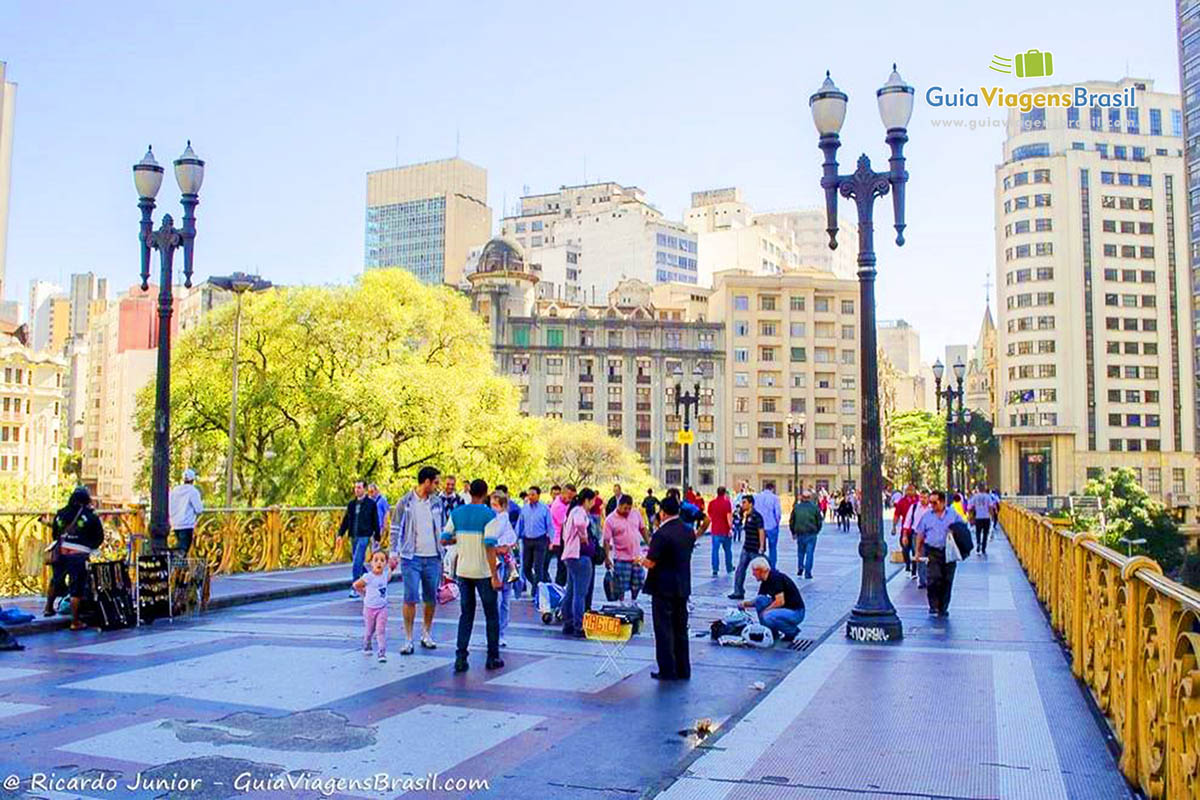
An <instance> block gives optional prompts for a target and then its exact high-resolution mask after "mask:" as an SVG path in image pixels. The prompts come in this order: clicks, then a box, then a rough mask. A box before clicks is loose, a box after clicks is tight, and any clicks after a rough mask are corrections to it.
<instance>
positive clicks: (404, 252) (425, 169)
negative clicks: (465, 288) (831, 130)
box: [366, 158, 492, 285]
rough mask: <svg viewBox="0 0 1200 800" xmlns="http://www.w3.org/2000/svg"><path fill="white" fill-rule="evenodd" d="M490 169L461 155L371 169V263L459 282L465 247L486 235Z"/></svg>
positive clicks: (436, 281)
mask: <svg viewBox="0 0 1200 800" xmlns="http://www.w3.org/2000/svg"><path fill="white" fill-rule="evenodd" d="M491 229H492V210H491V209H490V208H488V205H487V170H485V169H484V168H483V167H477V166H475V165H474V164H472V163H470V162H469V161H464V160H463V159H461V158H448V159H445V160H442V161H427V162H425V163H423V164H410V165H408V166H403V167H395V168H392V169H381V170H376V171H374V172H368V173H367V240H366V244H367V247H366V250H367V252H366V266H367V269H372V268H378V267H401V268H403V269H406V270H408V271H409V272H411V273H413V274H414V275H416V276H417V277H418V278H420V279H421V282H422V283H428V284H439V283H448V284H451V285H458V284H459V283H460V282H461V281H462V278H463V265H464V264H465V263H466V261H467V252H468V251H469V250H470V249H471V248H472V247H478V246H479V245H482V244H483V243H485V242H486V241H487V240H488V237H489V236H490V235H491Z"/></svg>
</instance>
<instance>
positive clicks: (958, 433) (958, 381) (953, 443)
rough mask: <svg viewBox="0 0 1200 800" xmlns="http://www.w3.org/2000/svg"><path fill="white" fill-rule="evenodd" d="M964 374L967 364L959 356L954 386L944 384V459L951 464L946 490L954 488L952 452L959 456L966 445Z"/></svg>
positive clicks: (955, 366) (959, 482) (955, 365)
mask: <svg viewBox="0 0 1200 800" xmlns="http://www.w3.org/2000/svg"><path fill="white" fill-rule="evenodd" d="M966 374H967V365H966V364H964V363H963V362H962V359H961V358H960V359H958V360H957V361H955V362H954V383H955V386H954V388H951V387H950V386H949V385H947V386H946V420H947V422H948V425H947V431H946V433H947V436H946V447H947V450H946V453H947V461H946V463H948V464H950V465H951V475H950V477H951V482H950V483H949V484H947V486H946V488H947V489H948V490H952V489H954V484H955V483H956V482H955V481H954V480H953V477H954V475H953V464H954V454H955V453H957V454H958V455H959V457H960V458H961V457H962V453H963V450H964V449H965V448H966V446H967V445H966V432H967V422H966V416H965V415H964V413H963V377H964V376H965V375H966ZM955 400H957V401H958V414H957V416H955V415H954V413H953V411H954V401H955ZM960 440H961V441H960ZM957 483H958V487H959V488H960V489H963V488H965V487H963V486H962V483H961V480H960V481H958V482H957Z"/></svg>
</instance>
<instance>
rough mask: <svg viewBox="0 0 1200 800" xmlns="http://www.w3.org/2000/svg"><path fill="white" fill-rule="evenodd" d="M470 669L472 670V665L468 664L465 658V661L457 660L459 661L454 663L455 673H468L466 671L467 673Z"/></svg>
mask: <svg viewBox="0 0 1200 800" xmlns="http://www.w3.org/2000/svg"><path fill="white" fill-rule="evenodd" d="M470 668H471V665H470V664H468V663H467V660H466V659H465V658H464V659H457V660H455V662H454V671H455V672H456V673H458V672H466V671H467V670H469V669H470Z"/></svg>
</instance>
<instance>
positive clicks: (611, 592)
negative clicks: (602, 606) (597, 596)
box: [603, 569, 617, 603]
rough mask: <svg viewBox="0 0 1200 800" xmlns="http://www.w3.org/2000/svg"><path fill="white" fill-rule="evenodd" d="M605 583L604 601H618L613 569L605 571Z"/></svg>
mask: <svg viewBox="0 0 1200 800" xmlns="http://www.w3.org/2000/svg"><path fill="white" fill-rule="evenodd" d="M603 583H604V599H605V600H607V601H608V602H610V603H612V602H614V601H616V599H617V589H616V587H615V586H614V585H613V573H612V570H611V569H609V570H605V571H604V581H603Z"/></svg>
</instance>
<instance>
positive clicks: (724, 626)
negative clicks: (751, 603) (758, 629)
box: [708, 613, 751, 642]
mask: <svg viewBox="0 0 1200 800" xmlns="http://www.w3.org/2000/svg"><path fill="white" fill-rule="evenodd" d="M750 622H751V619H750V615H749V614H745V613H742V614H739V615H737V616H736V617H734V616H733V615H726V617H725V618H723V619H718V620H713V623H712V625H709V626H708V633H709V635H710V636H712V639H713V641H714V642H715V641H717V640H718V639H720V638H721V637H722V636H741V635H742V631H744V630H745V629H746V626H747V625H749V624H750Z"/></svg>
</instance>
